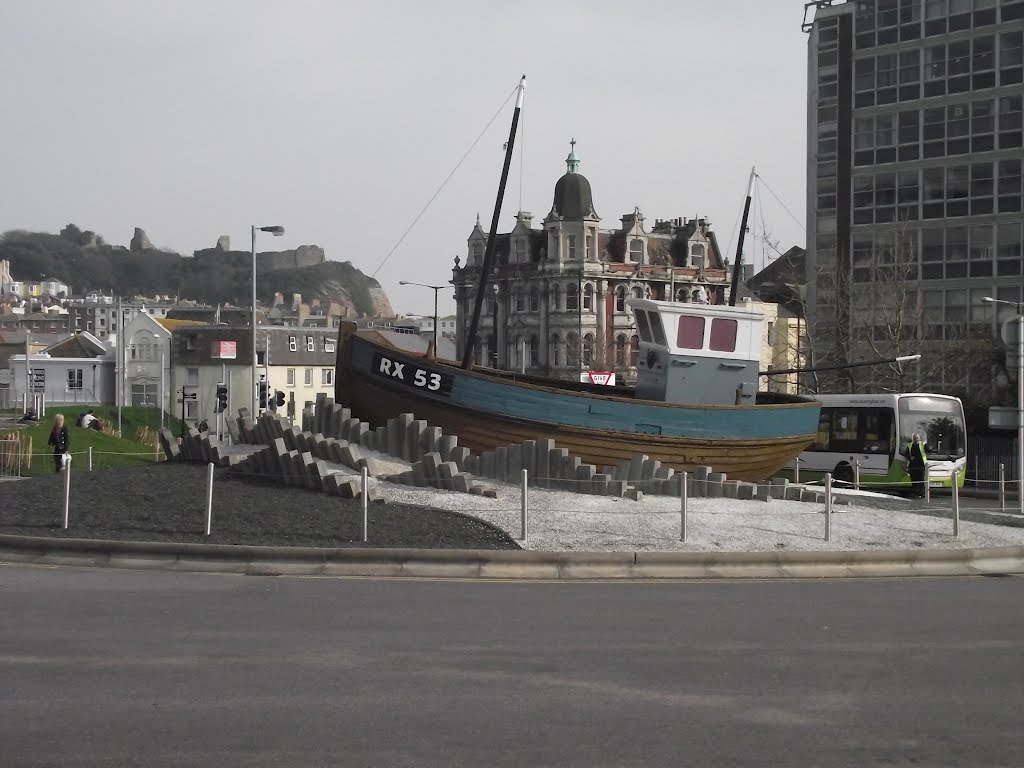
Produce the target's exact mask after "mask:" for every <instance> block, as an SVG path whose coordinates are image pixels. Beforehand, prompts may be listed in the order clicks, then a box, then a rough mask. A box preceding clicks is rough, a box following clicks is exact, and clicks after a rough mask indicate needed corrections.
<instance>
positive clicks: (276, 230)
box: [249, 226, 284, 419]
mask: <svg viewBox="0 0 1024 768" xmlns="http://www.w3.org/2000/svg"><path fill="white" fill-rule="evenodd" d="M256 230H259V231H260V232H269V233H270V234H272V235H273V236H274V237H280V236H281V235H283V234H284V227H255V226H254V227H253V228H252V386H251V387H250V388H249V398H250V399H249V402H250V405H251V406H252V408H251V410H250V411H249V413H250V415H251V417H252V418H254V419H255V418H256V417H257V416H258V415H259V414H258V413H257V412H256Z"/></svg>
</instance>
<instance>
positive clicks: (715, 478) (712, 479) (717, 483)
mask: <svg viewBox="0 0 1024 768" xmlns="http://www.w3.org/2000/svg"><path fill="white" fill-rule="evenodd" d="M698 469H699V467H698ZM725 481H726V477H725V473H723V472H710V473H708V475H707V480H706V481H705V483H706V490H705V494H704V495H705V496H707V497H708V498H709V499H720V498H722V494H723V488H722V484H723V483H724V482H725ZM698 482H699V481H698ZM694 484H695V485H696V483H694Z"/></svg>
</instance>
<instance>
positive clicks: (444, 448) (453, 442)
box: [434, 427, 459, 461]
mask: <svg viewBox="0 0 1024 768" xmlns="http://www.w3.org/2000/svg"><path fill="white" fill-rule="evenodd" d="M435 429H437V430H438V432H440V431H441V430H440V428H438V427H435ZM435 444H436V445H437V448H435V449H434V450H436V451H437V452H438V453H440V454H441V458H442V459H444V460H445V461H452V451H454V450H455V449H456V448H457V447H458V445H459V438H458V437H457V436H456V435H440V436H439V437H438V438H437V440H436V442H435Z"/></svg>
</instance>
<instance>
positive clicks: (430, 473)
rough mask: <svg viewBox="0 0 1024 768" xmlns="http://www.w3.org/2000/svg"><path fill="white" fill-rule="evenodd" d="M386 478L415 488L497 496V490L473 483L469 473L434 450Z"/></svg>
mask: <svg viewBox="0 0 1024 768" xmlns="http://www.w3.org/2000/svg"><path fill="white" fill-rule="evenodd" d="M388 480H390V481H392V482H395V483H402V485H412V486H415V487H417V488H440V489H442V490H446V491H459V492H460V493H469V494H472V495H474V496H487V497H489V498H492V499H496V498H498V492H497V491H495V490H494V489H492V488H484V487H483V486H482V485H480V484H478V483H474V482H473V476H472V475H471V474H469V473H468V472H460V471H459V465H458V464H457V463H456V462H454V461H445V460H444V458H443V457H442V456H441V454H440V453H437V452H436V451H435V452H432V453H428V454H426V455H425V456H424V457H423V458H422V459H420V460H419V461H414V462H413V464H412V467H411V468H410V469H409V470H407V471H405V472H402V473H401V474H398V475H392V476H391V477H389V478H388Z"/></svg>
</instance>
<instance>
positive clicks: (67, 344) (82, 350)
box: [43, 332, 107, 357]
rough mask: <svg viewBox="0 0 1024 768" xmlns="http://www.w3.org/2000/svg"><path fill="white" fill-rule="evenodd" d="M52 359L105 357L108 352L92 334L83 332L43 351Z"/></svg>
mask: <svg viewBox="0 0 1024 768" xmlns="http://www.w3.org/2000/svg"><path fill="white" fill-rule="evenodd" d="M43 351H44V352H45V353H46V354H47V355H49V356H50V357H103V356H104V355H106V353H107V350H106V348H105V347H104V346H103V344H102V343H101V342H100V341H99V339H97V338H95V337H94V336H93V335H92V334H89V333H85V332H81V333H76V334H74V335H73V336H69V337H68V338H66V339H64V340H63V341H58V342H57V343H56V344H53V345H51V346H49V347H47V348H46V349H44V350H43Z"/></svg>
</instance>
